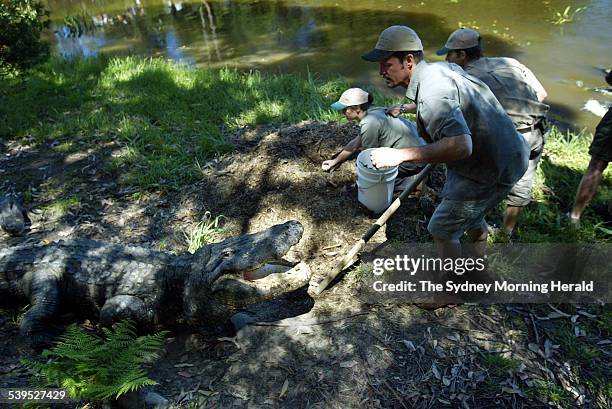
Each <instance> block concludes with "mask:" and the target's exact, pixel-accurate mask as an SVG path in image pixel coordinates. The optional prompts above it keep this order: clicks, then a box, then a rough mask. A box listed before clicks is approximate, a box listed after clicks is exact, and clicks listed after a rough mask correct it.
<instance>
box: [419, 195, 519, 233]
mask: <svg viewBox="0 0 612 409" xmlns="http://www.w3.org/2000/svg"><path fill="white" fill-rule="evenodd" d="M510 189H511V187H510V186H501V185H499V186H497V187H494V188H492V190H493V191H494V193H493V194H492V195H491V196H490V197H488V198H487V199H482V200H453V199H446V198H444V199H442V202H441V203H440V204H439V205H438V207H437V208H436V211H435V212H434V214H433V216H432V217H431V220H430V221H429V224H428V225H427V230H429V232H430V233H431V235H432V236H434V237H435V238H437V239H442V240H458V239H459V238H461V236H462V235H463V233H465V232H466V231H472V230H487V222H486V221H485V215H486V214H487V213H488V212H489V211H490V210H491V209H493V208H494V207H495V206H497V204H499V203H500V202H501V201H502V200H503V199H504V198H505V197H506V196H507V195H508V192H509V191H510Z"/></svg>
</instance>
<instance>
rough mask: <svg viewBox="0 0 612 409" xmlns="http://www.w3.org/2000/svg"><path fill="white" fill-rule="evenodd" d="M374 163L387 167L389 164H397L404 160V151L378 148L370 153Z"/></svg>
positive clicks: (380, 166) (376, 166)
mask: <svg viewBox="0 0 612 409" xmlns="http://www.w3.org/2000/svg"><path fill="white" fill-rule="evenodd" d="M370 159H371V160H372V165H374V167H375V168H377V169H378V168H385V167H389V166H397V165H399V164H400V163H402V162H404V158H403V155H402V151H400V150H399V149H393V148H377V149H374V150H373V151H372V153H371V154H370Z"/></svg>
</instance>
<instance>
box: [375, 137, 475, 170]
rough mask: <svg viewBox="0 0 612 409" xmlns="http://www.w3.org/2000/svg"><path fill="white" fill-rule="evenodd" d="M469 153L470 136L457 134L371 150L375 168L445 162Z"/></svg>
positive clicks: (470, 149)
mask: <svg viewBox="0 0 612 409" xmlns="http://www.w3.org/2000/svg"><path fill="white" fill-rule="evenodd" d="M471 154H472V138H471V136H470V135H457V136H450V137H446V138H442V139H440V140H439V141H437V142H434V143H431V144H429V145H424V146H418V147H414V148H404V149H393V148H378V149H375V150H374V151H372V163H373V164H374V166H376V167H377V168H380V167H386V166H397V165H399V164H400V163H402V162H418V163H447V162H453V161H456V160H460V159H465V158H468V157H469V156H470V155H471Z"/></svg>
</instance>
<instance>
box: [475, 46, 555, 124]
mask: <svg viewBox="0 0 612 409" xmlns="http://www.w3.org/2000/svg"><path fill="white" fill-rule="evenodd" d="M463 68H464V70H465V71H466V72H467V73H468V74H471V75H473V76H475V77H476V78H478V79H480V80H481V81H482V82H484V83H485V84H487V85H488V86H489V88H490V89H491V91H492V92H493V94H494V95H495V96H496V97H497V99H498V101H499V102H500V104H501V105H502V107H503V108H504V110H505V111H506V113H507V114H508V116H510V119H512V122H513V124H514V126H515V128H516V129H522V128H527V127H530V126H532V125H534V124H536V123H538V122H539V121H541V120H543V119H544V118H545V117H546V113H547V112H548V110H549V106H548V105H546V104H544V103H542V102H541V101H540V100H539V98H538V92H537V89H539V88H541V87H542V86H541V84H540V83H539V81H538V80H537V79H536V78H535V76H534V75H533V73H531V71H530V70H529V69H528V68H527V67H525V66H524V65H523V64H521V63H520V62H518V61H517V60H515V59H514V58H508V57H481V58H478V59H476V60H473V61H470V62H468V63H467V64H466V65H465V66H464V67H463Z"/></svg>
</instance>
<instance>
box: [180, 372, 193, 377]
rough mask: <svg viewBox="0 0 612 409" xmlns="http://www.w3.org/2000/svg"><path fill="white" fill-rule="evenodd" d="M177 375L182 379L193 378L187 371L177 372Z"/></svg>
mask: <svg viewBox="0 0 612 409" xmlns="http://www.w3.org/2000/svg"><path fill="white" fill-rule="evenodd" d="M177 375H181V376H182V377H183V378H191V377H192V376H193V375H192V374H190V373H189V372H187V371H178V372H177Z"/></svg>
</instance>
